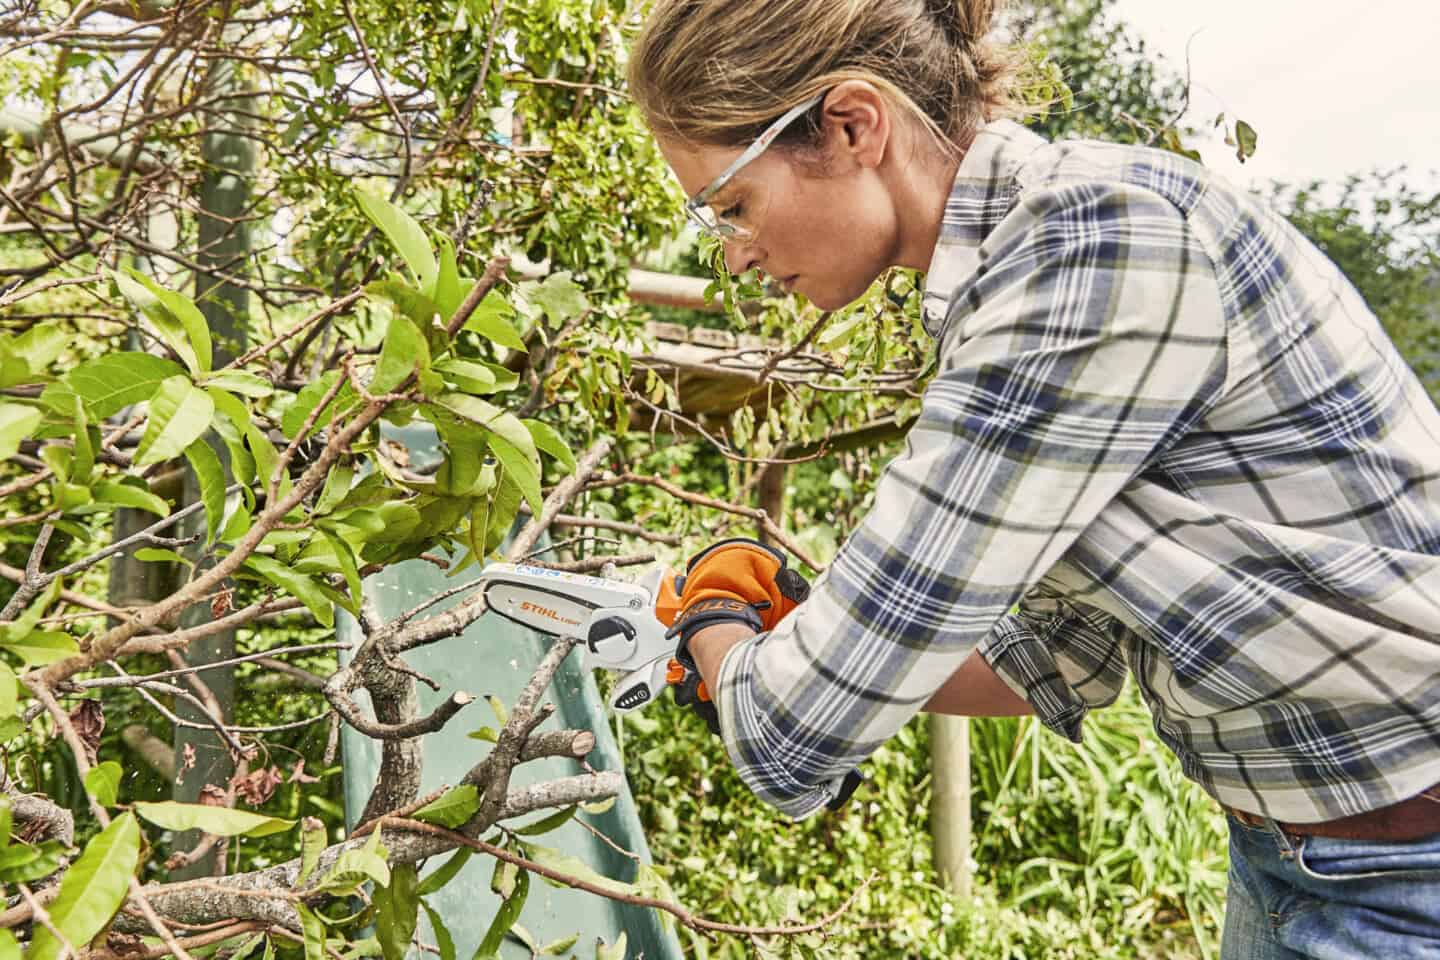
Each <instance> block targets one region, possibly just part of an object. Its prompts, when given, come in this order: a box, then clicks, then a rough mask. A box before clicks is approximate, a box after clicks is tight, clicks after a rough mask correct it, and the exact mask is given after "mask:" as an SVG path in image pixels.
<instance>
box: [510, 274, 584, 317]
mask: <svg viewBox="0 0 1440 960" xmlns="http://www.w3.org/2000/svg"><path fill="white" fill-rule="evenodd" d="M525 298H526V299H527V300H529V301H530V303H531V304H533V305H534V306H536V307H538V308H540V309H541V310H543V311H544V312H545V316H547V317H548V318H549V319H550V323H551V325H552V326H556V327H558V326H560V325H562V324H564V323H565V321H567V320H570V319H572V318H574V317H578V316H579V315H580V314H582V313H584V312H585V311H586V310H589V309H590V301H589V300H587V299H585V292H584V291H583V290H581V289H580V287H579V286H577V285H576V283H575V280H574V279H573V278H572V277H571V274H570V272H569V271H568V270H562V271H560V272H559V273H552V274H550V276H548V277H546V278H545V280H544V282H543V283H540V284H538V285H536V286H533V287H529V288H527V289H526V291H525Z"/></svg>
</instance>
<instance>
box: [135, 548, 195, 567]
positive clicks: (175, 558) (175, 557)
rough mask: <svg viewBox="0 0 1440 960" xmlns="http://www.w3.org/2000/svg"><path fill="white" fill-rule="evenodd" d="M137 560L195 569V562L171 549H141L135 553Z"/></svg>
mask: <svg viewBox="0 0 1440 960" xmlns="http://www.w3.org/2000/svg"><path fill="white" fill-rule="evenodd" d="M135 559H136V560H139V561H141V562H142V563H179V564H184V565H185V566H188V567H193V566H194V565H195V564H194V561H191V560H187V559H185V558H184V557H182V556H181V555H180V554H178V553H176V552H175V551H174V550H171V549H170V548H169V547H141V548H140V549H139V550H136V551H135Z"/></svg>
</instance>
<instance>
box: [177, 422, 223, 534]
mask: <svg viewBox="0 0 1440 960" xmlns="http://www.w3.org/2000/svg"><path fill="white" fill-rule="evenodd" d="M185 459H187V460H189V461H190V469H192V470H194V471H195V478H196V479H197V480H198V481H199V483H200V500H201V501H202V502H203V503H204V504H205V527H206V530H207V533H206V539H205V542H206V545H207V546H208V545H209V544H211V543H214V542H215V537H216V535H217V534H219V532H220V524H221V523H222V522H223V521H224V520H225V468H224V466H222V465H221V463H220V457H219V456H218V455H217V454H216V453H215V451H214V450H213V449H212V448H211V447H210V444H208V443H206V442H205V441H204V440H196V441H195V442H194V443H192V444H190V446H188V447H186V448H185Z"/></svg>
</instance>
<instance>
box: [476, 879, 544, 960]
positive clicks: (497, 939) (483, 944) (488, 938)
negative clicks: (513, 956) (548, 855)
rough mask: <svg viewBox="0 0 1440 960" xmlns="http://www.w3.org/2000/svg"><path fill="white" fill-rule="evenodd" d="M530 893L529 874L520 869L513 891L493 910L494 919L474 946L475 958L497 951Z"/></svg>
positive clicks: (518, 916) (478, 958)
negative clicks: (478, 944)
mask: <svg viewBox="0 0 1440 960" xmlns="http://www.w3.org/2000/svg"><path fill="white" fill-rule="evenodd" d="M529 894H530V874H528V873H526V872H525V871H524V870H522V871H520V874H519V876H517V877H516V878H515V892H514V893H512V894H510V896H508V897H506V898H505V902H504V903H502V904H500V909H499V910H496V911H495V919H494V920H492V921H491V922H490V929H488V930H486V931H485V937H484V939H482V940H481V941H480V946H478V947H476V948H475V958H476V960H480V958H482V957H486V956H489V955H491V954H495V953H498V952H499V950H500V943H501V942H502V941H503V940H504V939H505V934H506V932H507V931H508V930H509V929H510V928H511V927H513V926H514V925H515V921H516V920H519V919H520V911H521V910H522V909H524V907H525V898H526V897H527V896H529Z"/></svg>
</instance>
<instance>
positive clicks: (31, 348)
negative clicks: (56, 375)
mask: <svg viewBox="0 0 1440 960" xmlns="http://www.w3.org/2000/svg"><path fill="white" fill-rule="evenodd" d="M69 342H70V335H69V334H68V333H66V332H65V331H64V330H62V329H60V326H59V325H58V324H54V323H41V324H36V325H35V326H33V327H31V328H30V329H29V330H26V331H25V332H24V333H22V334H20V336H18V337H16V338H15V339H14V340H11V341H10V343H9V344H7V348H8V351H9V353H10V354H11V355H12V356H16V357H21V358H23V359H24V361H25V363H26V365H27V366H29V368H30V370H31V372H33V373H43V372H44V371H45V368H46V367H48V366H50V364H52V363H54V362H55V359H56V358H57V357H59V356H60V354H61V352H62V351H64V349H65V344H67V343H69Z"/></svg>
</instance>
